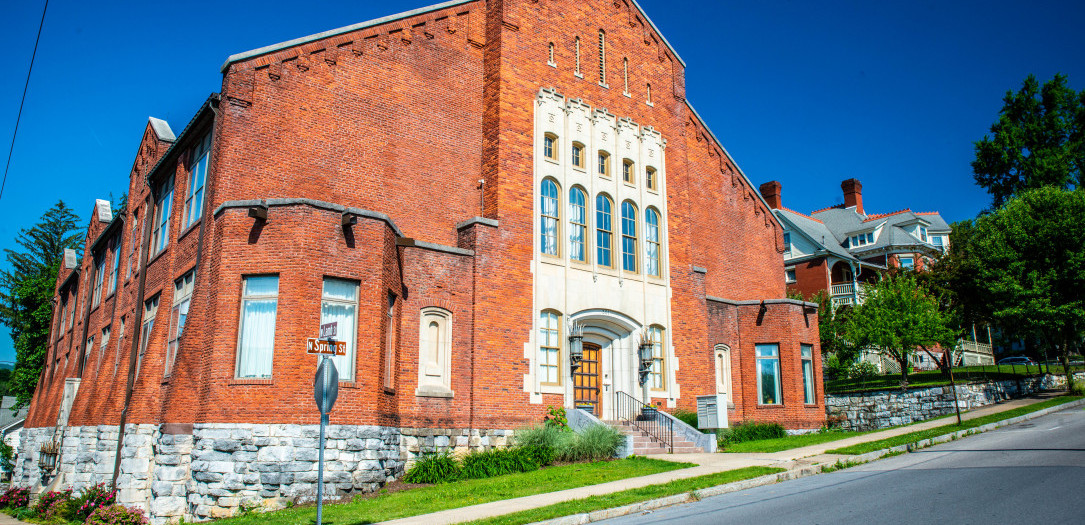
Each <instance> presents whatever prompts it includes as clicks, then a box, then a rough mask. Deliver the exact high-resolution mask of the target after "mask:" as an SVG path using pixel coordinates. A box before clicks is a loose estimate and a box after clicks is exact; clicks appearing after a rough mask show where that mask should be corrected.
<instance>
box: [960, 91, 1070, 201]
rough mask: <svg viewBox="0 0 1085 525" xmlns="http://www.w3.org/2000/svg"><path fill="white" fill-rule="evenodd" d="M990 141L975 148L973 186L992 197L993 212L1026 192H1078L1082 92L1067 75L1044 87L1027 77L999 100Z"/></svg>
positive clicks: (984, 138) (983, 141)
mask: <svg viewBox="0 0 1085 525" xmlns="http://www.w3.org/2000/svg"><path fill="white" fill-rule="evenodd" d="M1002 100H1003V106H1002V111H1000V112H999V117H998V122H996V123H994V124H993V125H992V126H991V133H992V134H993V137H990V136H984V137H983V140H980V141H978V142H976V143H975V147H976V160H974V161H972V171H973V172H974V173H975V178H976V184H979V185H980V186H981V187H983V188H984V189H986V190H987V192H988V193H990V194H991V197H992V201H993V202H992V204H993V206H994V207H995V208H997V207H999V206H1001V205H1002V204H1003V203H1004V202H1005V201H1006V200H1007V199H1009V198H1010V197H1012V196H1013V195H1016V194H1018V193H1020V192H1022V191H1024V190H1027V189H1031V188H1040V187H1043V186H1055V187H1058V188H1071V187H1081V186H1082V183H1083V182H1085V181H1083V180H1082V169H1085V91H1082V92H1081V93H1078V92H1075V91H1074V90H1073V89H1071V88H1070V87H1069V86H1068V85H1067V79H1066V76H1064V75H1061V74H1057V75H1055V78H1053V79H1051V80H1049V81H1047V82H1044V85H1043V87H1041V86H1040V85H1039V82H1037V81H1036V77H1035V76H1033V75H1029V76H1028V78H1026V79H1025V82H1024V84H1023V85H1022V86H1021V89H1020V90H1018V91H1017V92H1016V93H1014V92H1012V91H1007V92H1006V96H1005V97H1003V99H1002Z"/></svg>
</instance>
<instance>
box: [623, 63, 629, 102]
mask: <svg viewBox="0 0 1085 525" xmlns="http://www.w3.org/2000/svg"><path fill="white" fill-rule="evenodd" d="M622 93H625V94H626V95H628V94H629V59H628V58H623V59H622Z"/></svg>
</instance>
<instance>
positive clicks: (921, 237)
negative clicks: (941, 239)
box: [919, 226, 927, 242]
mask: <svg viewBox="0 0 1085 525" xmlns="http://www.w3.org/2000/svg"><path fill="white" fill-rule="evenodd" d="M919 240H921V241H923V242H927V227H926V226H920V227H919Z"/></svg>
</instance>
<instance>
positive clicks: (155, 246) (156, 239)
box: [148, 177, 173, 260]
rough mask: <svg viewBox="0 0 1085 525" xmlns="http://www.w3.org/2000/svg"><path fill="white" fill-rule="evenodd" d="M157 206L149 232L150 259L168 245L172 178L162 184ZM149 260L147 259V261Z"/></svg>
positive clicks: (171, 204)
mask: <svg viewBox="0 0 1085 525" xmlns="http://www.w3.org/2000/svg"><path fill="white" fill-rule="evenodd" d="M158 194H159V199H158V205H157V206H155V209H154V224H153V225H152V226H153V228H154V229H153V230H152V231H151V257H154V256H155V255H157V254H158V253H159V252H161V251H162V250H165V249H166V246H169V243H170V209H171V207H172V206H173V177H170V178H169V179H167V180H166V182H163V183H162V186H161V190H160V191H159V193H158ZM148 260H149V259H148Z"/></svg>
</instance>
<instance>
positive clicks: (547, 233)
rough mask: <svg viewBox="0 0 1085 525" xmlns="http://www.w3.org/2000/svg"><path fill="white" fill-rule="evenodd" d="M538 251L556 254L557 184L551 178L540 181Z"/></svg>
mask: <svg viewBox="0 0 1085 525" xmlns="http://www.w3.org/2000/svg"><path fill="white" fill-rule="evenodd" d="M539 210H540V211H539V251H541V252H542V253H545V254H546V255H557V254H558V185H557V183H556V182H554V180H553V179H546V180H544V181H543V183H542V195H541V198H540V200H539Z"/></svg>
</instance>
